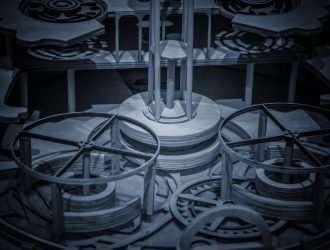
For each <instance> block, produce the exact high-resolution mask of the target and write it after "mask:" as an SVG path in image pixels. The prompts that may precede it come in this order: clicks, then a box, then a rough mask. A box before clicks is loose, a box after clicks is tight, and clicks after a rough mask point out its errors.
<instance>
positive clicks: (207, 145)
mask: <svg viewBox="0 0 330 250" xmlns="http://www.w3.org/2000/svg"><path fill="white" fill-rule="evenodd" d="M217 138H218V137H217V136H214V137H213V138H211V139H210V140H208V141H206V142H203V143H200V144H198V145H196V146H194V147H190V148H183V149H181V150H179V149H177V150H166V149H164V148H163V149H161V150H160V154H159V155H158V158H157V165H156V167H157V169H161V170H165V171H174V172H177V171H184V170H190V169H195V168H198V167H201V166H205V164H207V163H209V162H212V161H213V160H215V159H216V158H217V157H218V156H219V154H220V150H219V148H220V145H219V141H218V140H217ZM121 143H122V145H123V146H124V147H125V148H128V149H129V150H130V151H133V152H141V151H142V152H149V150H150V148H148V147H145V146H144V145H143V144H142V143H139V142H137V141H135V140H132V139H131V138H129V137H128V136H126V135H125V134H122V138H121ZM130 160H131V161H133V162H135V163H138V164H140V163H141V162H139V161H141V160H139V159H136V158H130Z"/></svg>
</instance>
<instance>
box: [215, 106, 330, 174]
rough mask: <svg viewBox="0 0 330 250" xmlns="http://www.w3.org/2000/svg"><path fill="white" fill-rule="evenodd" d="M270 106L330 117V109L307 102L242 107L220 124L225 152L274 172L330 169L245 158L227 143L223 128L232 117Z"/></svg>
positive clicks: (220, 137)
mask: <svg viewBox="0 0 330 250" xmlns="http://www.w3.org/2000/svg"><path fill="white" fill-rule="evenodd" d="M268 108H288V109H292V108H295V109H303V110H306V111H312V112H316V113H325V114H327V116H329V117H330V111H329V110H327V109H323V108H319V107H314V106H310V105H305V104H296V103H266V104H257V105H253V106H251V107H248V108H244V109H241V110H239V111H237V112H234V113H233V114H231V115H230V116H228V117H227V118H226V119H224V120H223V121H222V122H221V125H220V128H219V139H220V145H221V149H222V150H223V151H224V152H226V153H227V154H229V156H231V157H232V158H234V159H237V160H240V161H242V162H244V163H246V164H249V165H252V166H256V167H258V168H263V169H265V170H269V171H273V172H278V173H287V174H304V173H326V172H328V171H330V165H321V166H314V167H313V168H299V167H294V166H277V165H270V164H265V163H262V162H259V161H256V160H253V159H248V158H245V157H244V156H243V155H240V154H238V153H237V152H235V151H234V150H233V149H232V148H230V147H229V146H228V145H227V143H230V142H226V141H225V138H224V136H223V135H222V130H223V128H224V127H225V126H226V125H227V124H228V123H229V122H230V121H231V120H232V119H234V118H236V117H238V116H240V115H242V114H245V113H248V112H251V111H257V110H265V109H267V110H268ZM268 111H269V110H268ZM267 118H269V116H268V115H267ZM270 119H271V118H270ZM329 129H330V128H329ZM286 131H288V130H286ZM286 131H283V130H282V132H283V135H281V136H280V137H282V140H283V139H284V137H285V136H286V135H285V132H286ZM326 134H327V133H326ZM256 139H257V138H256ZM278 140H280V139H278ZM278 140H277V141H278ZM274 141H276V140H274ZM249 145H251V144H249ZM255 145H256V144H255Z"/></svg>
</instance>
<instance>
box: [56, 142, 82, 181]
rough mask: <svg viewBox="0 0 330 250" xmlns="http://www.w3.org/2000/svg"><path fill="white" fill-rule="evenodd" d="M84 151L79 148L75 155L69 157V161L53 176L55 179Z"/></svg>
mask: <svg viewBox="0 0 330 250" xmlns="http://www.w3.org/2000/svg"><path fill="white" fill-rule="evenodd" d="M84 151H85V149H84V148H80V149H79V151H78V152H77V153H75V154H74V155H73V156H71V158H70V160H69V161H68V162H67V163H65V165H64V166H63V167H61V168H60V169H59V170H57V172H56V173H55V174H54V176H55V177H57V176H60V175H62V174H63V173H64V172H65V171H66V170H67V169H68V168H69V167H70V166H71V165H72V164H73V163H74V162H75V161H76V160H77V159H78V158H79V157H80V155H81V154H82V153H83V152H84Z"/></svg>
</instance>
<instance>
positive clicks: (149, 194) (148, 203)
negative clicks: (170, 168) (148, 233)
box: [143, 162, 156, 216]
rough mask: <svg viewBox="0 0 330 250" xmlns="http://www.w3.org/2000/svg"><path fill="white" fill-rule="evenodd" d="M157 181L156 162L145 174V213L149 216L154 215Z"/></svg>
mask: <svg viewBox="0 0 330 250" xmlns="http://www.w3.org/2000/svg"><path fill="white" fill-rule="evenodd" d="M155 181H156V162H154V164H153V165H151V166H150V167H149V168H147V169H146V170H145V173H144V190H143V212H144V214H145V215H147V216H151V215H153V213H154V199H155Z"/></svg>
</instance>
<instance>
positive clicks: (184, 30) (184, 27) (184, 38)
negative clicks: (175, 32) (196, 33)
mask: <svg viewBox="0 0 330 250" xmlns="http://www.w3.org/2000/svg"><path fill="white" fill-rule="evenodd" d="M187 25H188V1H187V0H183V13H182V28H181V29H182V30H181V32H182V34H181V38H182V41H183V42H185V43H186V42H187V32H188V30H187Z"/></svg>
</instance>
